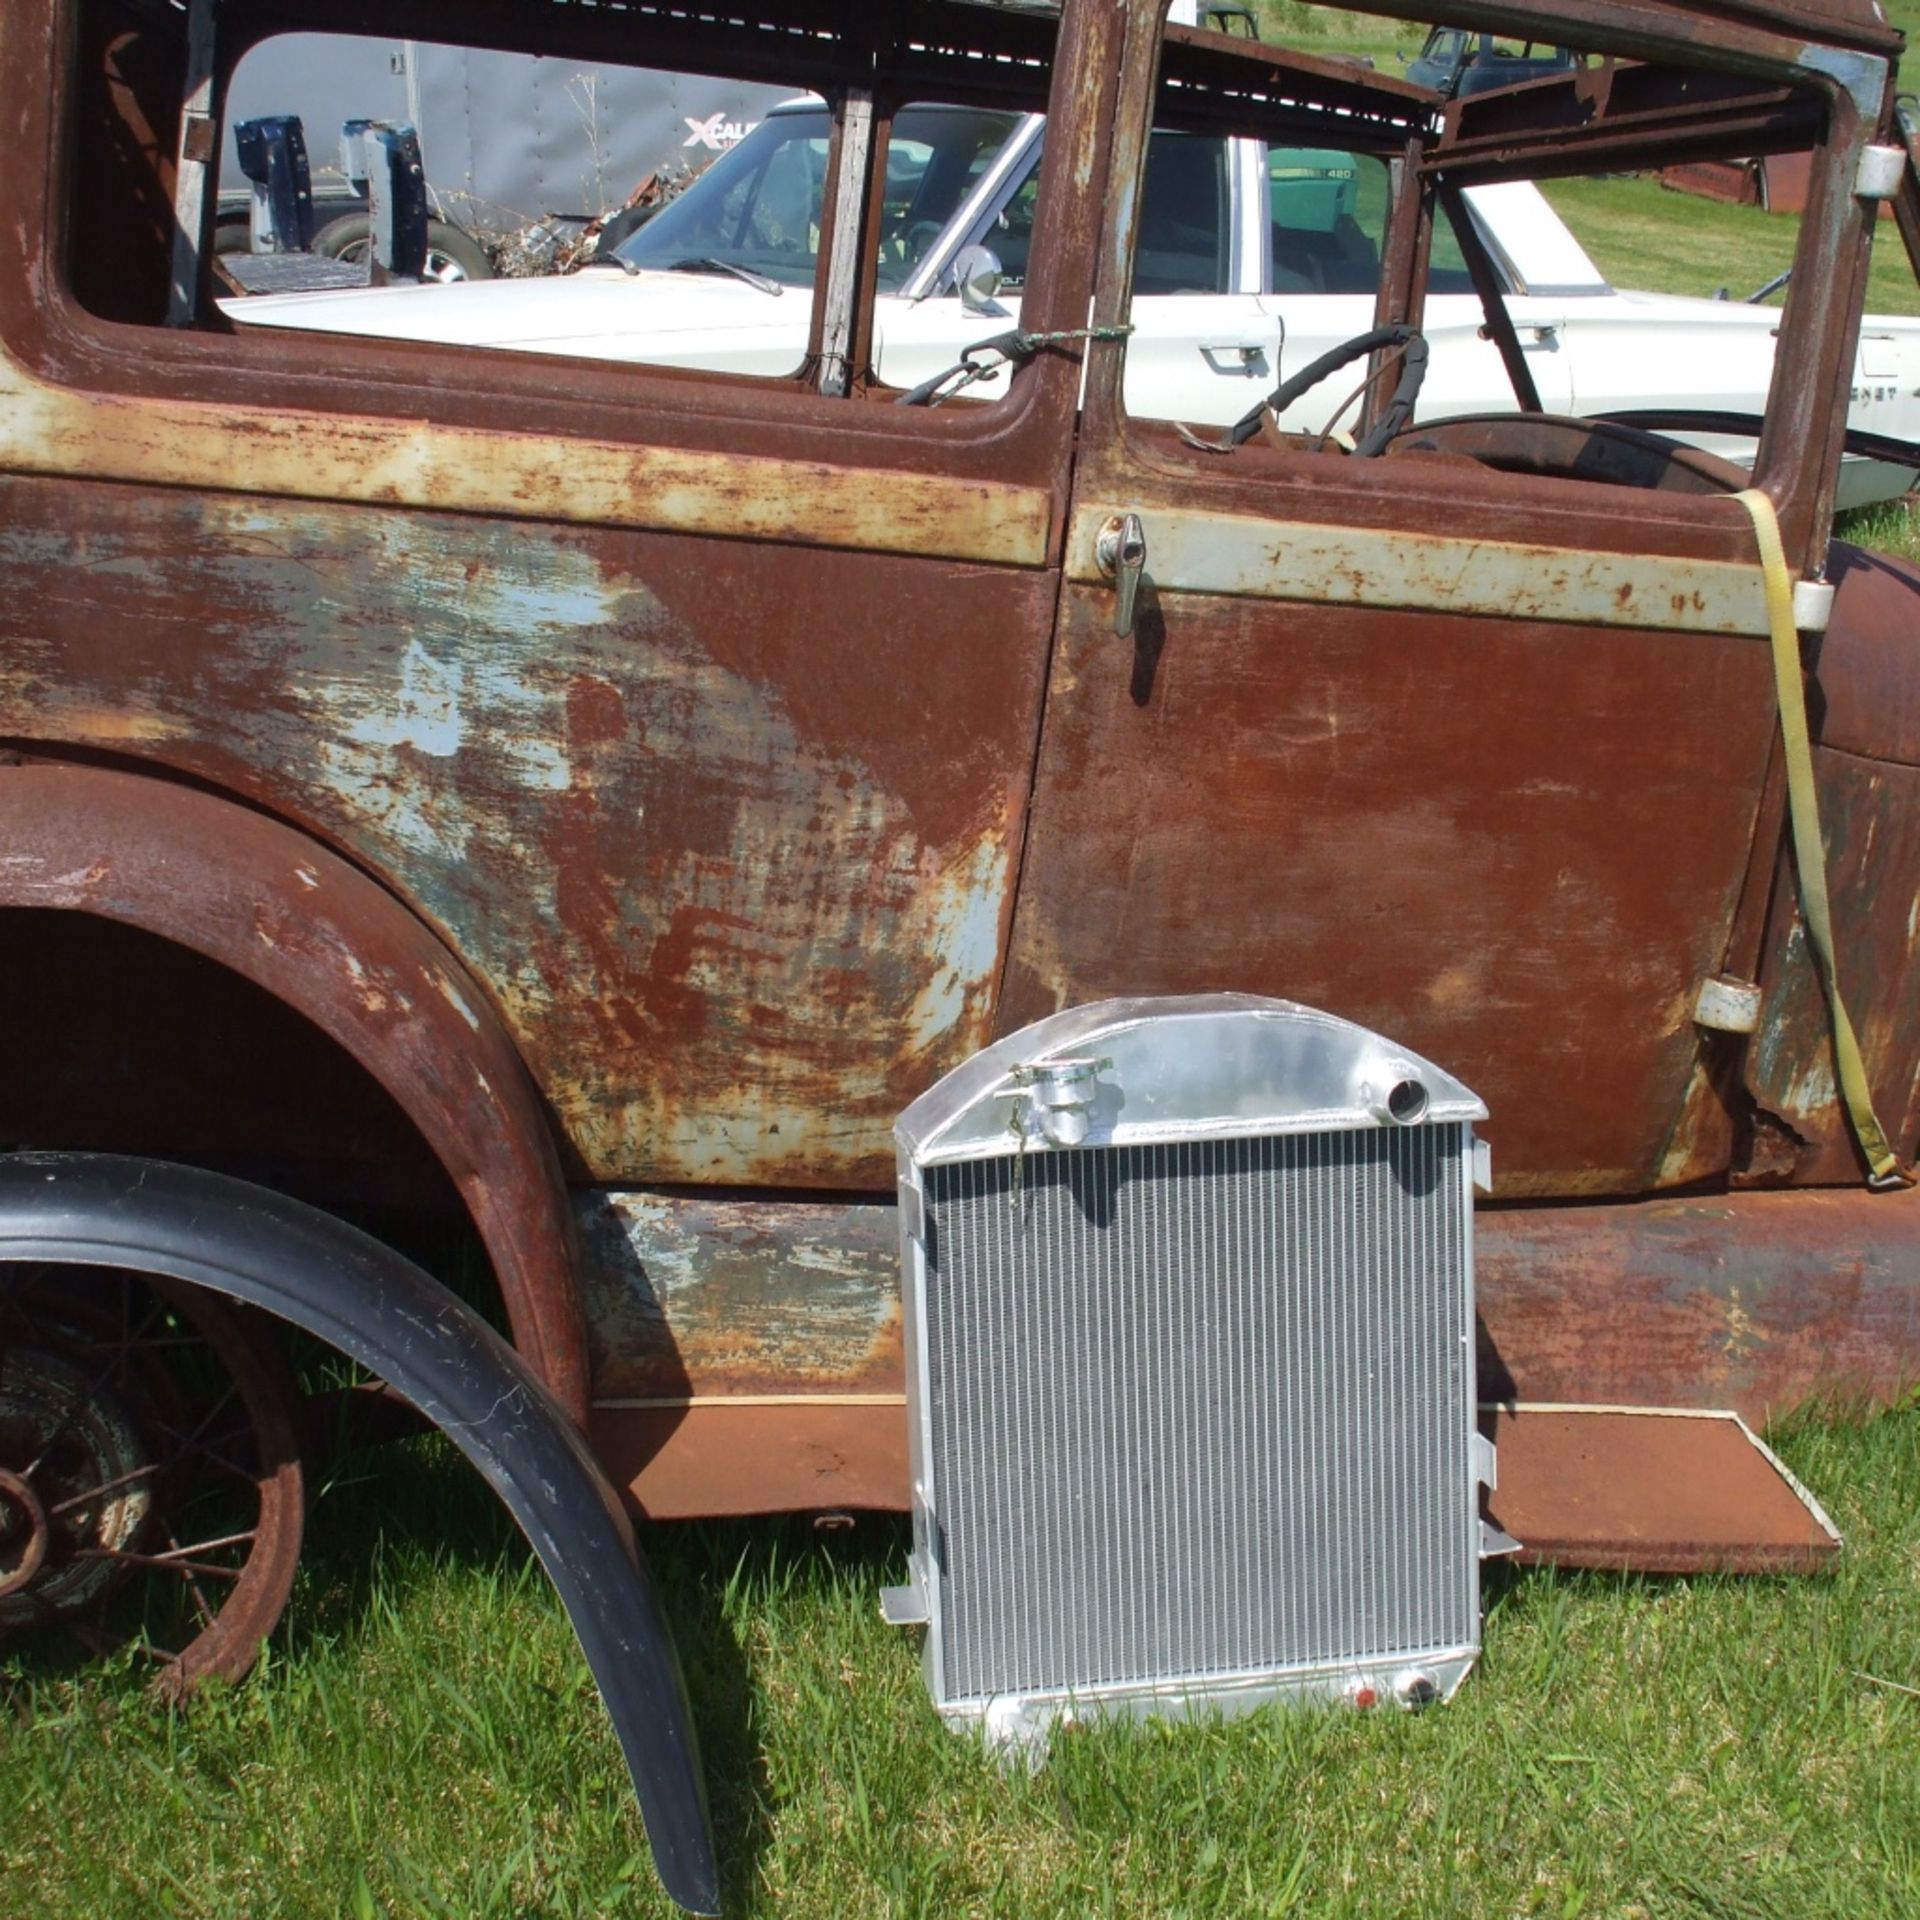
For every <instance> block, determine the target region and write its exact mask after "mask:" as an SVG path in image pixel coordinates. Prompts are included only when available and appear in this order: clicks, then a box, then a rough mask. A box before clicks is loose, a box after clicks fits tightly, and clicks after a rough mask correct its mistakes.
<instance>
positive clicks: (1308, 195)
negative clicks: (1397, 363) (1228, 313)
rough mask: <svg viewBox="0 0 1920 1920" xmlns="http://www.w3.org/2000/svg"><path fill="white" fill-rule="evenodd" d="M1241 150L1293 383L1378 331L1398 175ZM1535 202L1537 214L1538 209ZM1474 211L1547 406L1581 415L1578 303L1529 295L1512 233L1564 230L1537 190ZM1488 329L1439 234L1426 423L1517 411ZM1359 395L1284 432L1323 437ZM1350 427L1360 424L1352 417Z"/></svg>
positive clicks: (1499, 194) (1315, 408) (1363, 165)
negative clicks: (1570, 332) (1572, 325)
mask: <svg viewBox="0 0 1920 1920" xmlns="http://www.w3.org/2000/svg"><path fill="white" fill-rule="evenodd" d="M1240 144H1242V145H1243V146H1244V147H1245V148H1247V149H1248V150H1249V151H1250V154H1251V159H1252V166H1251V169H1248V168H1247V167H1245V166H1242V167H1240V168H1238V169H1236V172H1235V179H1236V181H1237V182H1238V183H1239V186H1240V189H1241V192H1242V194H1243V195H1244V196H1245V198H1246V199H1247V200H1248V201H1249V203H1253V204H1250V209H1249V216H1248V221H1247V224H1249V225H1257V227H1258V229H1259V231H1260V232H1261V233H1262V234H1263V235H1265V236H1266V238H1267V245H1266V247H1265V256H1266V257H1265V261H1264V267H1265V285H1266V288H1267V290H1268V291H1267V296H1266V301H1267V304H1268V306H1269V307H1270V308H1271V309H1272V311H1273V313H1274V315H1275V317H1276V319H1277V320H1278V321H1279V323H1280V326H1281V330H1282V333H1283V336H1284V339H1283V344H1282V348H1281V361H1282V365H1281V374H1282V375H1283V376H1284V375H1285V374H1288V373H1291V372H1292V371H1293V370H1294V369H1296V368H1298V367H1304V366H1306V365H1307V364H1308V363H1309V362H1310V361H1313V360H1317V359H1318V358H1319V357H1320V355H1321V354H1323V353H1326V352H1328V351H1329V350H1330V349H1331V348H1334V347H1337V346H1338V345H1339V344H1340V343H1341V342H1342V341H1343V340H1351V339H1353V338H1354V337H1355V335H1357V334H1362V333H1365V332H1366V331H1367V329H1368V328H1369V327H1371V326H1372V325H1373V302H1374V293H1375V289H1376V288H1377V286H1378V284H1379V278H1380V247H1381V242H1382V238H1383V236H1384V232H1385V228H1386V197H1385V196H1386V184H1387V182H1386V168H1385V166H1384V165H1383V164H1382V163H1381V162H1380V161H1379V160H1377V159H1375V158H1373V157H1372V156H1371V155H1368V154H1365V153H1353V152H1348V151H1346V150H1344V149H1341V148H1329V147H1293V146H1280V145H1277V144H1275V145H1271V146H1270V145H1268V144H1267V143H1266V142H1264V141H1245V142H1242V143H1240ZM1529 195H1531V196H1532V201H1533V202H1537V203H1538V205H1537V207H1535V206H1534V205H1532V204H1531V203H1530V202H1529V201H1528V200H1527V198H1526V196H1529ZM1255 196H1258V201H1257V203H1256V202H1255ZM1503 196H1504V197H1503ZM1470 204H1471V205H1472V206H1473V208H1474V218H1475V221H1476V224H1477V225H1478V226H1479V228H1480V231H1481V235H1482V238H1483V239H1485V241H1486V242H1487V244H1488V249H1489V251H1490V252H1491V253H1492V255H1493V258H1494V261H1495V263H1496V265H1497V266H1498V267H1500V269H1501V270H1502V272H1503V275H1504V276H1505V278H1506V280H1507V284H1508V295H1507V310H1508V312H1509V313H1511V314H1512V316H1513V323H1514V328H1515V331H1516V332H1517V333H1518V335H1519V337H1520V346H1521V351H1522V352H1524V353H1525V354H1526V356H1527V361H1528V365H1529V366H1530V367H1531V368H1532V371H1533V378H1534V384H1535V386H1536V387H1537V388H1538V389H1539V394H1540V404H1541V405H1542V407H1544V408H1545V410H1546V411H1547V412H1548V413H1571V412H1572V411H1573V379H1572V372H1571V366H1570V356H1569V355H1568V354H1567V352H1566V351H1565V335H1564V322H1565V312H1564V309H1565V306H1566V302H1565V301H1564V300H1563V299H1562V298H1560V297H1558V296H1557V294H1556V293H1555V292H1554V291H1553V290H1552V289H1548V290H1545V291H1543V292H1540V293H1533V292H1529V291H1526V290H1524V283H1522V282H1520V281H1519V279H1518V276H1517V275H1516V274H1515V273H1514V271H1513V267H1512V264H1511V254H1510V250H1509V249H1508V248H1506V247H1505V246H1503V244H1502V239H1501V229H1500V223H1501V219H1502V217H1503V216H1506V215H1510V214H1515V213H1524V214H1535V213H1543V214H1544V215H1545V218H1546V219H1547V220H1548V221H1553V215H1552V211H1551V209H1549V208H1547V207H1546V205H1545V203H1544V202H1543V201H1539V196H1538V195H1537V194H1535V193H1534V192H1533V189H1532V188H1530V187H1526V188H1522V189H1521V194H1520V196H1518V198H1517V199H1516V197H1515V196H1513V195H1511V193H1510V192H1509V191H1508V190H1506V189H1496V190H1494V192H1492V193H1490V194H1489V193H1481V194H1476V195H1473V196H1472V197H1471V200H1470ZM1553 224H1555V225H1556V226H1557V225H1558V223H1557V222H1553ZM1484 318H1485V317H1484V315H1483V314H1482V313H1481V310H1480V302H1479V300H1478V298H1477V297H1476V296H1475V294H1474V292H1473V289H1472V283H1471V282H1470V281H1469V279H1468V277H1467V269H1466V262H1465V261H1464V260H1463V259H1462V258H1461V256H1460V253H1459V249H1458V247H1457V246H1456V245H1455V244H1454V241H1453V236H1452V234H1451V232H1450V231H1449V230H1448V229H1447V228H1446V227H1445V225H1444V223H1437V224H1436V228H1435V233H1434V259H1433V270H1432V273H1431V275H1430V279H1429V285H1428V293H1427V305H1426V315H1425V318H1424V321H1423V323H1422V331H1423V332H1424V333H1425V334H1426V336H1427V344H1428V347H1429V349H1430V350H1431V356H1432V357H1431V359H1430V360H1429V362H1428V366H1427V378H1426V384H1425V385H1424V387H1423V388H1422V389H1421V395H1420V405H1419V408H1418V411H1417V415H1416V417H1417V418H1419V419H1423V420H1438V419H1444V418H1445V417H1446V416H1447V415H1449V414H1456V413H1489V412H1501V411H1510V410H1512V409H1513V408H1514V406H1515V404H1516V402H1515V399H1514V392H1513V386H1512V383H1511V382H1510V381H1509V380H1508V378H1507V372H1506V368H1505V366H1504V365H1503V364H1502V362H1501V359H1500V352H1499V349H1498V348H1497V347H1496V346H1495V345H1494V344H1493V342H1492V341H1491V340H1489V339H1488V338H1486V336H1485V331H1484ZM1356 384H1357V376H1353V375H1349V376H1348V377H1346V378H1345V379H1344V380H1335V381H1331V382H1329V383H1328V384H1327V385H1326V386H1324V387H1322V388H1320V389H1319V390H1318V391H1317V392H1314V393H1310V394H1306V395H1304V396H1303V397H1302V398H1301V399H1300V400H1298V401H1297V402H1295V404H1294V405H1293V406H1292V407H1291V408H1290V409H1289V410H1288V412H1287V416H1286V420H1285V423H1284V424H1285V425H1286V426H1287V427H1288V428H1289V429H1291V430H1292V431H1294V432H1300V433H1305V432H1318V431H1320V430H1321V429H1322V428H1323V427H1325V426H1326V424H1327V422H1328V420H1329V418H1330V417H1331V415H1332V413H1333V411H1334V409H1335V408H1336V407H1338V406H1339V405H1340V403H1341V402H1342V401H1344V400H1346V399H1347V397H1348V396H1349V394H1350V393H1351V392H1352V391H1353V389H1354V387H1355V385H1356ZM1129 399H1131V392H1129ZM1346 418H1347V420H1348V423H1349V424H1350V423H1351V414H1350V413H1349V414H1348V415H1347V416H1346Z"/></svg>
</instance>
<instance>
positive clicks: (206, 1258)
mask: <svg viewBox="0 0 1920 1920" xmlns="http://www.w3.org/2000/svg"><path fill="white" fill-rule="evenodd" d="M26 1260H32V1261H45V1262H54V1263H58V1264H64V1265H70V1266H100V1267H125V1268H132V1269H134V1270H135V1271H138V1272H141V1273H153V1274H161V1275H165V1276H167V1277H169V1278H171V1279H175V1280H182V1281H186V1282H189V1283H191V1284H193V1285H195V1286H203V1287H210V1288H212V1289H213V1290H214V1291H215V1292H217V1293H223V1294H229V1295H231V1296H232V1297H233V1298H234V1299H236V1300H244V1301H247V1302H248V1303H250V1304H251V1305H253V1306H257V1307H264V1308H265V1309H266V1310H267V1311H268V1312H269V1313H273V1314H277V1315H278V1316H279V1317H280V1318H281V1319H283V1320H289V1321H291V1322H292V1323H293V1324H294V1325H295V1326H297V1327H302V1328H304V1329H305V1330H306V1331H307V1332H309V1333H311V1334H313V1335H315V1336H316V1337H317V1338H318V1339H321V1340H325V1341H327V1342H328V1343H329V1344H330V1345H332V1346H335V1347H338V1348H339V1349H340V1351H341V1352H342V1353H345V1354H347V1355H349V1356H350V1357H351V1358H353V1359H355V1360H358V1361H359V1362H360V1363H361V1364H362V1365H363V1366H366V1367H369V1368H371V1369H372V1370H373V1371H374V1372H375V1373H377V1374H378V1375H379V1376H380V1377H381V1378H382V1379H383V1380H385V1381H386V1382H387V1383H388V1384H389V1385H390V1386H392V1387H393V1388H395V1389H396V1390H397V1391H398V1392H400V1393H402V1394H404V1395H405V1396H406V1398H407V1399H409V1400H411V1401H412V1402H413V1403H414V1405H415V1406H417V1407H418V1408H419V1409H420V1411H421V1412H422V1413H424V1414H425V1415H426V1416H427V1418H428V1419H430V1420H431V1421H432V1422H433V1423H434V1425H435V1426H437V1427H439V1428H440V1429H441V1430H442V1431H443V1432H445V1433H446V1435H447V1436H448V1438H449V1439H451V1440H452V1441H453V1442H454V1444H455V1445H456V1446H458V1447H459V1448H460V1450H461V1452H462V1453H464V1454H465V1455H466V1456H467V1458H468V1459H469V1460H471V1461H472V1462H473V1464H474V1465H475V1466H476V1467H478V1468H479V1469H480V1472H481V1473H482V1474H483V1475H484V1476H485V1478H486V1481H487V1483H488V1485H489V1486H491V1487H492V1488H493V1490H494V1492H495V1493H497V1494H498V1495H499V1496H500V1498H501V1499H502V1500H503V1501H505V1502H506V1504H507V1507H508V1508H509V1510H510V1511H511V1512H512V1514H513V1517H514V1519H515V1520H516V1521H518V1522H519V1524H520V1527H521V1529H522V1531H523V1532H524V1533H525V1534H526V1536H527V1539H528V1540H529V1542H531V1544H532V1546H533V1550H534V1551H535V1552H536V1553H537V1554H538V1555H539V1556H540V1562H541V1565H542V1566H544V1567H545V1568H546V1570H547V1576H548V1578H549V1579H551V1580H552V1582H553V1584H554V1587H555V1588H556V1590H557V1591H558V1592H559V1595H560V1598H561V1600H562V1601H563V1602H564V1603H565V1606H566V1609H567V1617H568V1618H569V1619H570V1620H571V1621H572V1623H573V1629H574V1631H575V1633H577V1634H578V1635H579V1637H580V1648H581V1651H582V1652H583V1653H584V1654H585V1655H586V1658H587V1665H588V1666H589V1667H590V1668H591V1669H592V1672H593V1677H594V1679H595V1680H596V1681H597V1682H598V1683H599V1687H600V1693H601V1697H602V1698H603V1699H604V1700H605V1701H606V1705H607V1712H608V1714H609V1716H610V1717H611V1718H612V1721H613V1726H614V1731H615V1732H616V1733H617V1734H618V1735H619V1739H620V1745H621V1747H622V1749H623V1750H624V1751H625V1753H626V1757H627V1766H628V1769H629V1771H630V1772H631V1773H632V1775H633V1786H634V1791H635V1793H636V1794H637V1795H638V1796H639V1800H640V1811H641V1814H642V1816H643V1818H644V1819H645V1821H646V1827H647V1838H648V1840H649V1841H650V1842H651V1843H652V1846H653V1858H654V1864H655V1866H656V1867H657V1868H658V1869H659V1873H660V1879H661V1882H662V1884H663V1885H664V1886H665V1888H666V1890H667V1892H668V1893H669V1894H670V1895H672V1897H673V1898H674V1899H675V1900H676V1901H677V1902H679V1904H680V1905H681V1906H682V1907H685V1908H686V1909H687V1910H688V1911H689V1912H691V1913H702V1914H717V1913H718V1912H719V1911H720V1874H719V1867H718V1863H717V1861H716V1860H715V1857H714V1847H713V1828H712V1823H711V1820H710V1819H709V1817H708V1813H707V1797H706V1788H705V1784H704V1781H703V1779H702V1777H701V1771H700V1755H699V1748H698V1746H697V1744H696V1742H695V1739H694V1731H693V1714H692V1710H691V1709H690V1708H689V1706H688V1704H687V1693H686V1686H685V1683H684V1681H683V1680H682V1677H681V1673H680V1661H679V1656H678V1654H677V1653H676V1651H675V1649H674V1645H673V1638H672V1635H671V1633H670V1632H669V1630H668V1627H667V1622H666V1617H665V1615H664V1614H663V1613H662V1612H661V1610H660V1602H659V1598H658V1596H657V1595H656V1593H655V1591H654V1586H653V1581H652V1577H651V1576H650V1575H649V1573H648V1572H647V1568H646V1564H645V1562H644V1561H643V1560H642V1559H641V1557H640V1555H639V1553H638V1551H637V1549H636V1548H635V1546H634V1541H633V1529H632V1527H631V1526H630V1525H629V1524H628V1521H627V1516H626V1513H625V1511H624V1510H623V1509H622V1507H621V1504H620V1499H619V1496H618V1495H617V1494H616V1493H615V1492H614V1490H613V1488H612V1486H611V1485H609V1484H608V1481H607V1477H606V1475H605V1474H604V1473H602V1472H601V1471H600V1467H599V1465H598V1463H597V1462H596V1461H595V1460H594V1458H593V1455H592V1454H591V1453H589V1452H588V1450H587V1446H586V1443H585V1441H584V1440H582V1438H581V1437H580V1435H579V1433H578V1432H577V1431H576V1429H575V1428H574V1426H573V1423H572V1422H571V1421H570V1420H569V1419H568V1418H567V1416H566V1414H565V1413H564V1412H563V1411H562V1409H561V1407H560V1405H559V1403H558V1402H557V1401H556V1400H554V1399H553V1397H552V1396H551V1395H550V1394H549V1393H548V1392H547V1390H546V1389H545V1388H544V1387H543V1386H542V1385H541V1384H540V1382H539V1381H538V1380H537V1379H535V1377H534V1375H533V1373H532V1371H531V1370H530V1369H529V1367H528V1366H527V1364H526V1362H525V1361H524V1360H522V1359H521V1358H520V1356H519V1355H518V1354H517V1353H515V1352H514V1350H513V1349H512V1348H511V1347H510V1346H508V1345H507V1343H506V1342H505V1341H504V1340H502V1339H501V1338H500V1336H499V1335H498V1334H497V1333H495V1332H494V1330H493V1329H492V1328H491V1327H489V1326H488V1325H487V1324H486V1322H485V1321H484V1320H482V1319H481V1318H480V1317H479V1315H478V1314H476V1313H475V1312H474V1311H473V1310H472V1308H470V1307H468V1306H466V1305H465V1304H464V1303H463V1302H461V1301H459V1300H457V1299H455V1298H454V1296H453V1295H452V1294H450V1293H449V1292H448V1291H447V1289H446V1288H445V1287H443V1286H442V1285H441V1284H440V1283H439V1282H438V1281H436V1280H434V1279H433V1278H431V1277H430V1276H429V1275H428V1274H426V1273H424V1272H423V1271H422V1270H421V1269H420V1268H419V1267H417V1266H415V1265H414V1264H413V1262H412V1261H410V1260H408V1259H406V1258H404V1257H403V1256H402V1255H400V1254H398V1253H395V1252H394V1251H393V1249H392V1248H390V1247H386V1246H383V1245H381V1243H380V1242H379V1241H377V1240H374V1239H372V1238H370V1237H369V1236H368V1235H366V1234H364V1233H362V1232H360V1231H359V1229H358V1228H356V1227H350V1226H348V1225H347V1224H346V1223H345V1222H344V1221H340V1220H336V1219H334V1218H332V1217H331V1216H330V1215H328V1214H324V1213H321V1212H319V1211H318V1210H317V1209H315V1208H313V1207H309V1206H306V1205H305V1204H303V1203H302V1202H300V1201H297V1200H290V1199H288V1198H287V1197H286V1196H285V1195H284V1194H279V1193H273V1192H270V1191H269V1190H268V1189H266V1188H264V1187H256V1186H253V1185H251V1184H249V1183H248V1182H246V1181H242V1180H235V1179H231V1178H229V1177H227V1176H226V1175H224V1174H215V1173H207V1172H204V1171H202V1170H201V1169H199V1168H197V1167H181V1166H174V1165H171V1164H169V1163H167V1162H165V1161H159V1160H143V1159H134V1158H131V1157H125V1156H121V1155H111V1154H84V1153H12V1154H0V1261H26Z"/></svg>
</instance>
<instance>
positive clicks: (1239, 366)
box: [1198, 334, 1272, 379]
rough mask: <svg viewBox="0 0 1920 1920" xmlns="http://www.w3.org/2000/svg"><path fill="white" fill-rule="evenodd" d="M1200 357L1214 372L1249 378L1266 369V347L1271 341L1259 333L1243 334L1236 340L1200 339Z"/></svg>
mask: <svg viewBox="0 0 1920 1920" xmlns="http://www.w3.org/2000/svg"><path fill="white" fill-rule="evenodd" d="M1198 345H1199V348H1200V357H1201V358H1202V359H1203V360H1205V361H1206V363H1207V365H1208V366H1210V367H1211V368H1212V369H1213V370H1214V372H1215V373H1230V374H1234V375H1237V376H1241V377H1244V378H1247V379H1251V378H1253V377H1254V376H1256V375H1258V374H1262V373H1264V372H1265V371H1266V369H1267V348H1268V347H1269V346H1270V345H1272V341H1271V340H1270V339H1268V338H1265V337H1263V336H1261V335H1259V334H1245V335H1242V336H1241V337H1240V338H1239V339H1237V340H1202V341H1200V342H1198Z"/></svg>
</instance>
